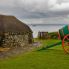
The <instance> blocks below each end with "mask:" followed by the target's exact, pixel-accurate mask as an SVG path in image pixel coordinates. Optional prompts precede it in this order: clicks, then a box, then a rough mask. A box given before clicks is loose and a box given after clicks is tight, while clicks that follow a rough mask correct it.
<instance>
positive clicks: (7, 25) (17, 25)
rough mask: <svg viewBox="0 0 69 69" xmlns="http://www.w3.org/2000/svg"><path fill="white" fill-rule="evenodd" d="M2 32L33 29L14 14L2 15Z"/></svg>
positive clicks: (0, 16) (0, 28)
mask: <svg viewBox="0 0 69 69" xmlns="http://www.w3.org/2000/svg"><path fill="white" fill-rule="evenodd" d="M0 32H25V33H26V32H30V33H32V31H31V29H30V28H29V27H28V26H27V25H26V24H24V23H23V22H21V21H19V20H18V19H17V18H16V17H14V16H6V15H0Z"/></svg>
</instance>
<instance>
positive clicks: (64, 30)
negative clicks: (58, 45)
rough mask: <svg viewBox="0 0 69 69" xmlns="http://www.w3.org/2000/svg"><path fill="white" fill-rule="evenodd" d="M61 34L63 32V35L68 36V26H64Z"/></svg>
mask: <svg viewBox="0 0 69 69" xmlns="http://www.w3.org/2000/svg"><path fill="white" fill-rule="evenodd" d="M63 32H64V35H67V34H69V30H68V26H65V27H64V28H63Z"/></svg>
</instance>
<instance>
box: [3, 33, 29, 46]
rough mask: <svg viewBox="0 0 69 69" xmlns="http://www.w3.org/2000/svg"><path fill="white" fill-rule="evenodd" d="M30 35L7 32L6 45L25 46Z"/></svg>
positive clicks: (4, 41) (4, 43) (4, 42)
mask: <svg viewBox="0 0 69 69" xmlns="http://www.w3.org/2000/svg"><path fill="white" fill-rule="evenodd" d="M28 38H29V35H28V34H18V35H17V34H13V35H12V34H10V35H9V34H7V35H5V37H4V40H3V46H4V47H17V46H25V45H27V44H28V43H29V41H28V40H29V39H28Z"/></svg>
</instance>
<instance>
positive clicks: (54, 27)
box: [28, 24, 66, 38]
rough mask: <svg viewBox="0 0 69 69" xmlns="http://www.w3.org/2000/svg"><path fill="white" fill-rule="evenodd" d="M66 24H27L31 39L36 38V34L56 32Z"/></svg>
mask: <svg viewBox="0 0 69 69" xmlns="http://www.w3.org/2000/svg"><path fill="white" fill-rule="evenodd" d="M65 25H66V24H28V26H29V27H30V28H31V30H32V31H33V37H34V38H37V37H38V32H39V31H40V32H57V31H59V29H61V28H63V27H64V26H65Z"/></svg>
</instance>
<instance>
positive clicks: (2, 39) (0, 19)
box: [0, 15, 33, 47]
mask: <svg viewBox="0 0 69 69" xmlns="http://www.w3.org/2000/svg"><path fill="white" fill-rule="evenodd" d="M32 38H33V37H32V30H31V29H30V28H29V26H27V25H26V24H24V23H23V22H21V21H20V20H18V19H17V18H16V17H14V16H6V15H0V45H3V46H5V47H6V46H9V47H12V46H24V45H26V44H29V43H32Z"/></svg>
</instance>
